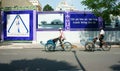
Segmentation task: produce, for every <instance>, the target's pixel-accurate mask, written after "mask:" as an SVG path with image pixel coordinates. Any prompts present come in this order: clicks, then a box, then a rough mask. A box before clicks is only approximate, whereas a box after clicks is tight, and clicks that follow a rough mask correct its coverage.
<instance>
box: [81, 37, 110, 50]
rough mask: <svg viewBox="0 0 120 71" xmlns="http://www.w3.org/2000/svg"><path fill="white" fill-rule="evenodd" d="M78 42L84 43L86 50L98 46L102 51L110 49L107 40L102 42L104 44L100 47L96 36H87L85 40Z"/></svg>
mask: <svg viewBox="0 0 120 71" xmlns="http://www.w3.org/2000/svg"><path fill="white" fill-rule="evenodd" d="M80 42H82V43H84V46H85V50H86V51H95V49H96V48H100V49H102V50H103V51H109V50H110V49H111V44H110V43H109V42H104V44H102V47H100V42H99V41H98V38H92V37H89V38H88V39H87V40H84V39H82V40H80Z"/></svg>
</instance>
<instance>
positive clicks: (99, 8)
mask: <svg viewBox="0 0 120 71" xmlns="http://www.w3.org/2000/svg"><path fill="white" fill-rule="evenodd" d="M81 3H82V4H83V5H85V6H87V8H88V9H91V10H92V11H93V13H94V14H95V15H96V16H100V17H102V18H103V20H104V21H105V22H106V23H109V22H110V19H109V15H110V14H113V15H120V1H119V0H84V1H82V2H81Z"/></svg>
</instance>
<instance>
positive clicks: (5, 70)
mask: <svg viewBox="0 0 120 71" xmlns="http://www.w3.org/2000/svg"><path fill="white" fill-rule="evenodd" d="M0 71H120V48H112V49H111V50H110V51H95V52H87V51H84V50H83V49H74V50H72V51H70V52H65V51H55V52H45V51H44V49H42V48H29V49H28V48H23V49H0Z"/></svg>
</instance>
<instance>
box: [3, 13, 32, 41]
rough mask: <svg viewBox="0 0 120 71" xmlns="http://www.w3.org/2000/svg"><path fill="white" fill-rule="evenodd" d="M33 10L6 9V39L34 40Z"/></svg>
mask: <svg viewBox="0 0 120 71" xmlns="http://www.w3.org/2000/svg"><path fill="white" fill-rule="evenodd" d="M32 12H33V11H6V12H4V17H5V18H4V19H5V20H4V28H5V29H4V39H5V40H32V39H33V34H32V33H33V20H32V19H33V13H32Z"/></svg>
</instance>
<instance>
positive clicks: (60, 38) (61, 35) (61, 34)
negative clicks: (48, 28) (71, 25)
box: [59, 28, 65, 50]
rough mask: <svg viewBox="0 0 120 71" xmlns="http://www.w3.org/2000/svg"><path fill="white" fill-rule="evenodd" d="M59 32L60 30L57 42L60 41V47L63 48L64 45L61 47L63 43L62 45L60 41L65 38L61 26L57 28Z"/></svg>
mask: <svg viewBox="0 0 120 71" xmlns="http://www.w3.org/2000/svg"><path fill="white" fill-rule="evenodd" d="M59 32H60V36H59V42H60V44H61V47H62V49H63V50H64V47H63V45H62V41H64V40H65V36H64V33H63V30H62V28H59Z"/></svg>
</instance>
